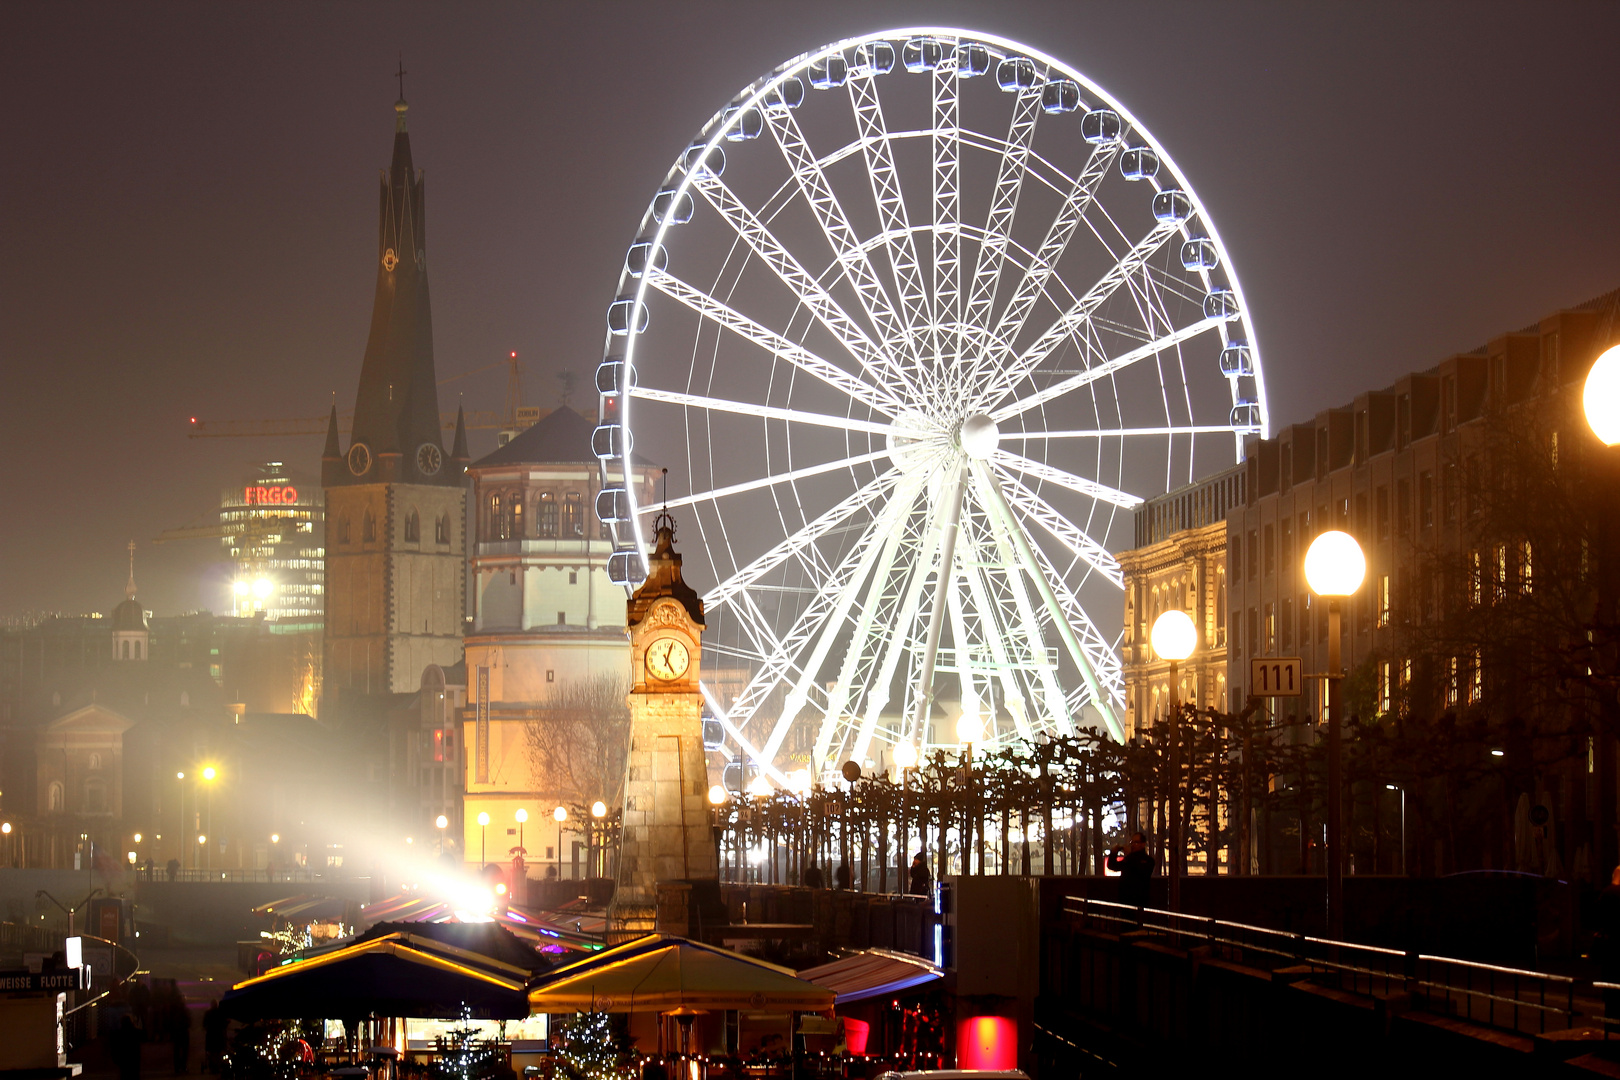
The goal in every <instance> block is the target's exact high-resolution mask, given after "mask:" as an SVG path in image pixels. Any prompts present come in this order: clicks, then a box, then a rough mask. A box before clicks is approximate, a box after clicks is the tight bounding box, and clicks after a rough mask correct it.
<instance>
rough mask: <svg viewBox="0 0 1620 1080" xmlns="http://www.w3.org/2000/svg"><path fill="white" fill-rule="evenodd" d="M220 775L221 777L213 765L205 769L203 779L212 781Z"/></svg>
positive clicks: (206, 766)
mask: <svg viewBox="0 0 1620 1080" xmlns="http://www.w3.org/2000/svg"><path fill="white" fill-rule="evenodd" d="M218 775H219V773H217V772H215V771H214V767H213V766H212V765H205V766H204V767H203V771H202V778H203V779H204V780H212V779H213V778H214V777H216V776H218Z"/></svg>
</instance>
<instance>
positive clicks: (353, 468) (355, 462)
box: [349, 442, 371, 476]
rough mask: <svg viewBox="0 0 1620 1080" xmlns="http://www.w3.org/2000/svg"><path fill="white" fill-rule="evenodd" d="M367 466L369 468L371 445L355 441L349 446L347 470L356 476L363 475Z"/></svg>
mask: <svg viewBox="0 0 1620 1080" xmlns="http://www.w3.org/2000/svg"><path fill="white" fill-rule="evenodd" d="M369 468H371V447H369V446H367V445H366V444H365V443H363V442H357V443H355V444H354V445H353V446H351V447H349V471H350V472H352V473H354V475H356V476H364V475H365V474H366V470H367V469H369Z"/></svg>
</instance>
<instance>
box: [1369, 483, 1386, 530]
mask: <svg viewBox="0 0 1620 1080" xmlns="http://www.w3.org/2000/svg"><path fill="white" fill-rule="evenodd" d="M1373 502H1374V512H1375V514H1376V518H1375V520H1376V523H1377V526H1378V539H1380V540H1388V539H1389V485H1388V484H1383V485H1380V486H1379V488H1378V491H1377V493H1376V495H1375V496H1374V500H1373Z"/></svg>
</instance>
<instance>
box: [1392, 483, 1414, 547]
mask: <svg viewBox="0 0 1620 1080" xmlns="http://www.w3.org/2000/svg"><path fill="white" fill-rule="evenodd" d="M1395 518H1396V521H1397V522H1398V524H1397V526H1396V528H1397V529H1398V531H1399V532H1400V534H1401V535H1402V536H1411V535H1412V483H1411V481H1409V480H1399V481H1396V483H1395Z"/></svg>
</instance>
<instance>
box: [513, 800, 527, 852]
mask: <svg viewBox="0 0 1620 1080" xmlns="http://www.w3.org/2000/svg"><path fill="white" fill-rule="evenodd" d="M512 816H513V817H515V818H517V823H518V851H519V853H520V854H523V855H527V854H528V853H529V852H528V849H526V848H525V847H524V846H523V823H524V822H525V821H528V820H529V812H528V811H527V810H525V809H523V807H521V806H520V807H518V810H517V813H516V814H513V815H512Z"/></svg>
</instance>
